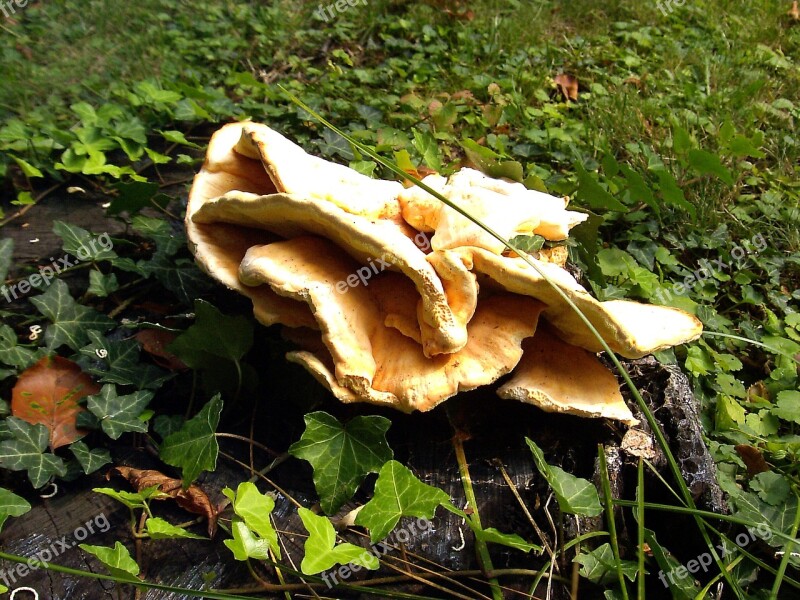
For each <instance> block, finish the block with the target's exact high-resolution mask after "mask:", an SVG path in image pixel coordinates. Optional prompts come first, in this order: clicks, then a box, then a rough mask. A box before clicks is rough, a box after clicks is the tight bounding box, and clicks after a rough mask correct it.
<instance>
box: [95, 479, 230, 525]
mask: <svg viewBox="0 0 800 600" xmlns="http://www.w3.org/2000/svg"><path fill="white" fill-rule="evenodd" d="M113 474H117V475H119V476H120V477H123V478H125V479H127V480H128V483H130V484H131V485H132V486H133V487H134V488H135V489H136V491H137V492H140V491H142V490H143V489H145V488H149V487H153V486H154V485H157V486H158V489H159V490H161V491H162V492H163V493H165V494H167V495H168V496H169V497H170V498H173V499H174V500H175V502H176V503H177V504H178V506H180V507H181V508H182V509H184V510H185V511H187V512H190V513H192V514H195V515H205V517H206V518H207V519H208V536H209V537H214V532H215V531H216V530H217V516H218V512H217V509H216V507H215V506H214V505H213V504H212V503H211V499H210V498H209V497H208V494H206V493H205V492H204V491H203V490H202V489H201V488H200V486H197V485H195V484H192V485H190V486H189V487H188V488H187V489H183V481H181V480H180V479H174V478H172V477H167V476H166V475H164V474H163V473H162V472H161V471H156V470H153V469H134V468H132V467H114V468H113V469H111V470H110V471H109V472H108V474H107V475H106V477H107V478H108V479H110V478H111V475H113Z"/></svg>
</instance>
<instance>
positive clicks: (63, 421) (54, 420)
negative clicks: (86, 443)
mask: <svg viewBox="0 0 800 600" xmlns="http://www.w3.org/2000/svg"><path fill="white" fill-rule="evenodd" d="M99 392H100V386H98V385H97V384H96V383H95V382H94V381H92V378H91V377H89V376H88V375H86V374H85V373H84V372H83V371H81V368H80V367H79V366H78V365H77V364H75V363H74V362H72V361H71V360H67V359H66V358H61V357H60V356H52V357H45V358H43V359H42V360H40V361H39V362H37V363H36V364H35V365H33V366H32V367H29V368H28V369H26V370H25V371H23V372H22V374H20V376H19V379H17V383H16V385H15V386H14V389H13V390H12V391H11V414H12V415H14V416H15V417H17V418H19V419H22V420H23V421H27V422H28V423H31V424H33V425H36V424H38V423H41V424H42V425H44V426H45V427H47V429H48V430H49V431H50V449H51V450H55V449H56V448H60V447H61V446H66V445H67V444H71V443H72V442H74V441H76V440H79V439H80V438H82V437H83V436H84V435H86V432H85V431H83V430H80V429H78V428H77V427H76V422H77V418H78V414H79V413H82V412H84V411H85V410H86V409H85V408H83V407H82V406H80V405H79V404H78V400H80V399H81V398H83V397H84V396H89V395H91V394H97V393H99Z"/></svg>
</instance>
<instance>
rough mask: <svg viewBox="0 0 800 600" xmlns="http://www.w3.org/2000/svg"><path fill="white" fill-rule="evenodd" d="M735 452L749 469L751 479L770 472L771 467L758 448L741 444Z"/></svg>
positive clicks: (736, 447)
mask: <svg viewBox="0 0 800 600" xmlns="http://www.w3.org/2000/svg"><path fill="white" fill-rule="evenodd" d="M735 450H736V453H737V454H738V455H739V456H740V457H741V459H742V461H743V462H744V464H745V466H746V467H747V475H748V476H749V477H753V476H755V475H758V474H759V473H763V472H765V471H769V465H768V464H767V461H766V460H764V455H763V454H761V450H759V449H758V448H755V447H754V446H749V445H747V444H739V445H737V446H735Z"/></svg>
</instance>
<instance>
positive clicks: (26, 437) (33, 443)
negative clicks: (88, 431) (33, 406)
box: [0, 417, 67, 488]
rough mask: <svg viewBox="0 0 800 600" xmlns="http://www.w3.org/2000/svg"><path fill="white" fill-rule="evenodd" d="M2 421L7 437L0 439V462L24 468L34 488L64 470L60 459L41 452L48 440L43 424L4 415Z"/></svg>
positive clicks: (20, 469) (64, 472)
mask: <svg viewBox="0 0 800 600" xmlns="http://www.w3.org/2000/svg"><path fill="white" fill-rule="evenodd" d="M5 424H6V425H7V427H8V433H9V435H10V436H11V438H10V439H5V440H3V441H1V442H0V466H2V467H4V468H6V469H10V470H11V471H27V472H28V479H30V481H31V485H33V487H35V488H40V487H42V486H43V485H44V484H46V483H47V482H48V481H50V479H51V478H52V477H53V476H54V475H58V476H60V477H63V476H64V475H66V474H67V468H66V465H64V461H63V460H62V459H61V458H60V457H58V456H56V455H55V454H50V453H49V452H45V450H46V449H47V446H48V444H49V440H50V431H49V430H48V429H47V427H45V426H44V425H42V424H37V425H31V424H30V423H26V422H25V421H23V420H22V419H18V418H17V417H8V418H7V419H6V420H5Z"/></svg>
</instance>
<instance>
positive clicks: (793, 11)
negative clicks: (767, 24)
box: [786, 0, 800, 21]
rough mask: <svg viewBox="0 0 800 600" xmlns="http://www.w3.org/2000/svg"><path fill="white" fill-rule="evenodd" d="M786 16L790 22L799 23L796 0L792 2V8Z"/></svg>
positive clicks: (798, 8) (799, 15) (799, 17)
mask: <svg viewBox="0 0 800 600" xmlns="http://www.w3.org/2000/svg"><path fill="white" fill-rule="evenodd" d="M786 14H787V15H789V16H790V17H791V18H792V21H800V7H798V6H797V0H794V2H792V8H790V9H789V12H787V13H786Z"/></svg>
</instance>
